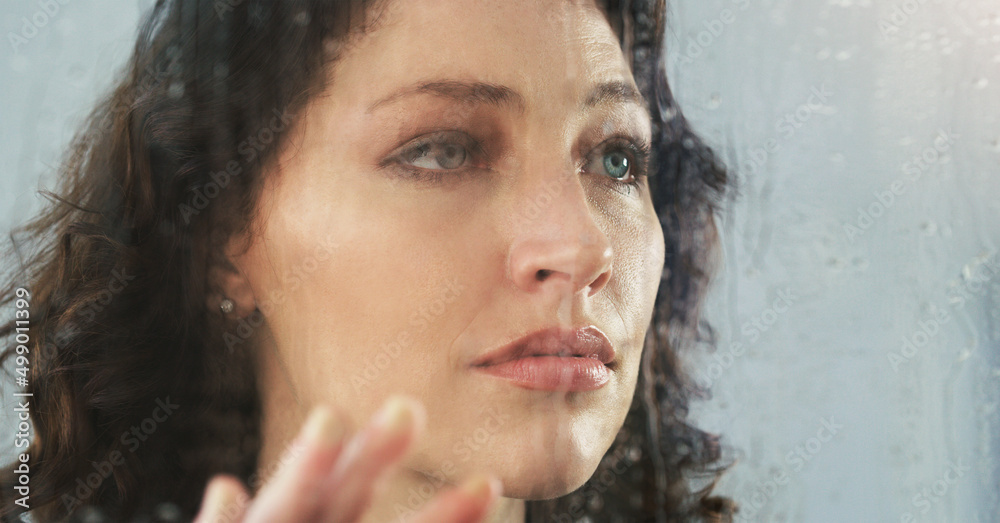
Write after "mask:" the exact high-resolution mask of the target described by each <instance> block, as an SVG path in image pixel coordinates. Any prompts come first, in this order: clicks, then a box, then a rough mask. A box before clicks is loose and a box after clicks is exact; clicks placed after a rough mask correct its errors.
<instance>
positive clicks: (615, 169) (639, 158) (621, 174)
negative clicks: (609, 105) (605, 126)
mask: <svg viewBox="0 0 1000 523" xmlns="http://www.w3.org/2000/svg"><path fill="white" fill-rule="evenodd" d="M649 151H650V148H649V144H647V143H646V142H645V141H641V140H640V141H638V142H637V141H635V140H633V139H630V138H627V137H614V138H612V139H610V140H608V141H607V142H605V143H604V144H602V145H601V146H599V147H598V148H597V149H596V150H595V153H594V154H593V155H592V156H591V157H590V159H589V160H588V161H587V164H586V165H585V166H584V170H585V171H586V172H589V173H593V174H601V175H604V176H607V177H609V178H611V179H612V180H615V181H618V182H621V183H623V184H626V185H632V186H637V185H638V184H639V181H640V179H641V178H642V177H643V176H645V175H646V174H647V163H648V162H649Z"/></svg>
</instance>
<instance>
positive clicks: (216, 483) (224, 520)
mask: <svg viewBox="0 0 1000 523" xmlns="http://www.w3.org/2000/svg"><path fill="white" fill-rule="evenodd" d="M249 501H250V496H248V495H247V492H246V489H245V488H243V483H241V482H240V480H238V479H236V478H235V477H233V476H228V475H219V476H215V477H214V478H212V481H210V482H209V483H208V487H206V488H205V497H204V498H203V499H202V501H201V509H200V510H199V511H198V516H197V517H196V518H195V520H194V521H195V523H231V522H236V521H240V520H242V519H243V511H244V510H245V509H246V506H247V503H249Z"/></svg>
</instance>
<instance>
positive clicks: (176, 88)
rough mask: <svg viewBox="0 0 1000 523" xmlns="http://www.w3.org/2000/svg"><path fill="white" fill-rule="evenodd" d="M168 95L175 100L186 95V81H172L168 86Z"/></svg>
mask: <svg viewBox="0 0 1000 523" xmlns="http://www.w3.org/2000/svg"><path fill="white" fill-rule="evenodd" d="M167 96H169V97H170V98H173V99H174V100H177V99H178V98H180V97H182V96H184V82H181V81H176V82H173V83H171V84H170V87H169V88H167Z"/></svg>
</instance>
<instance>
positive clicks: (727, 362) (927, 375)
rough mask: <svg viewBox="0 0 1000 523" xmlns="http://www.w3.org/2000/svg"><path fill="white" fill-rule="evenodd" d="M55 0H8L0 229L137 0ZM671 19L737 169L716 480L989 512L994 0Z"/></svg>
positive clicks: (110, 63) (999, 91)
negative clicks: (55, 7) (46, 14)
mask: <svg viewBox="0 0 1000 523" xmlns="http://www.w3.org/2000/svg"><path fill="white" fill-rule="evenodd" d="M61 1H62V2H63V3H64V4H65V5H60V10H59V12H58V13H56V14H55V15H53V16H52V17H51V18H50V19H49V20H47V22H46V23H45V24H44V25H42V26H40V27H38V28H37V34H35V35H34V36H33V37H31V38H28V39H26V40H27V41H26V42H22V43H19V44H13V43H12V42H11V40H10V36H9V35H10V34H11V33H14V34H22V31H23V30H24V20H23V18H22V17H27V18H29V19H30V18H31V17H33V16H34V15H35V13H36V12H38V11H39V10H40V8H39V6H38V4H37V3H36V2H32V1H23V2H14V1H12V0H3V1H0V31H2V33H3V35H4V38H3V41H2V42H0V100H2V104H0V144H2V147H0V173H2V176H0V230H2V231H7V230H9V229H10V228H11V227H12V226H13V225H15V224H17V223H20V222H21V221H23V220H24V219H25V217H27V216H29V215H30V214H31V213H32V212H35V211H37V210H38V209H39V207H40V205H41V199H40V198H39V197H38V196H37V194H36V193H37V190H38V189H39V188H51V187H52V186H53V173H54V167H55V166H56V165H57V164H58V161H59V159H60V155H61V153H62V151H63V150H64V148H65V146H66V144H67V142H68V140H69V138H70V136H71V134H72V133H73V131H74V130H75V129H76V127H77V126H78V125H79V124H80V122H81V121H82V120H83V118H84V117H85V116H86V114H87V112H88V111H89V110H90V107H91V106H92V104H93V103H94V101H95V100H96V99H97V97H98V95H99V94H100V93H102V92H104V91H105V90H106V89H108V88H109V86H110V85H111V82H112V81H113V80H114V78H115V76H116V73H117V72H118V70H119V67H120V66H121V64H123V63H124V61H125V60H126V59H127V57H128V55H129V53H130V52H131V48H132V45H133V41H134V37H135V30H136V26H137V22H138V20H139V17H140V14H141V13H142V12H144V11H145V10H146V9H147V8H148V7H149V5H151V3H152V2H151V0H145V1H143V0H140V1H128V0H122V1H116V2H110V1H106V2H85V1H83V0H61ZM672 11H673V17H672V19H671V21H670V28H669V35H668V48H669V61H668V73H669V75H670V78H671V82H672V85H673V88H674V91H675V94H676V96H677V98H678V99H679V101H680V103H681V106H682V107H683V109H684V111H685V113H686V115H687V117H688V118H689V120H691V122H692V123H693V124H694V126H695V127H696V129H697V130H698V131H699V132H701V133H702V134H703V136H705V138H706V139H707V140H708V141H709V143H710V144H712V145H713V146H714V147H716V149H717V150H718V151H719V152H720V154H721V155H722V157H723V158H724V159H725V160H726V161H727V162H728V163H729V164H730V165H731V166H732V167H733V168H734V172H735V174H736V175H737V177H738V179H739V182H740V183H739V190H738V196H737V197H735V198H733V199H732V200H731V201H730V202H728V204H727V205H726V208H725V209H724V211H723V212H722V214H721V215H720V217H719V225H720V231H721V235H722V244H723V251H724V266H723V268H722V269H721V271H720V272H719V274H718V276H717V278H716V280H715V282H714V284H713V287H712V290H711V292H710V295H709V297H708V302H707V304H706V309H705V313H706V319H707V320H708V321H709V322H711V324H712V326H713V327H714V328H715V333H716V335H717V348H716V349H715V352H712V353H709V352H707V351H706V353H705V354H702V355H689V356H686V358H687V359H688V360H689V363H690V366H691V372H692V373H694V375H695V376H697V379H698V381H699V382H701V383H703V384H706V385H711V386H712V389H713V398H712V399H711V400H708V401H704V402H698V403H696V404H695V405H694V409H695V410H694V414H695V417H696V418H697V421H698V422H699V423H700V424H701V425H702V426H703V427H705V428H707V429H709V430H712V431H714V432H718V433H720V434H722V435H723V436H724V439H723V442H724V443H725V445H726V446H727V449H728V452H729V454H730V457H732V458H734V459H735V460H736V464H735V465H734V466H733V468H732V469H731V470H730V472H729V473H728V474H727V475H726V476H725V477H724V479H723V480H722V481H721V482H720V484H719V485H718V488H717V490H718V491H719V492H721V493H723V494H727V495H730V496H733V497H735V498H736V499H737V500H738V501H740V502H742V505H743V506H744V507H745V508H744V517H743V518H742V519H745V520H754V521H756V520H759V521H810V522H811V521H818V522H823V521H829V522H844V521H852V522H853V521H859V522H869V521H872V522H874V521H892V522H895V521H955V522H975V521H980V522H987V521H989V522H995V521H1000V465H998V457H1000V456H998V449H997V447H998V444H1000V411H998V404H1000V354H998V352H1000V351H998V346H1000V303H998V302H1000V253H998V250H997V249H998V244H1000V226H998V224H997V221H998V220H997V216H998V215H1000V172H998V171H1000V125H998V124H1000V122H998V114H1000V6H998V5H997V4H996V3H995V2H991V1H988V0H976V1H964V2H963V1H956V2H947V3H945V2H940V1H933V0H906V1H902V0H901V1H896V2H890V1H886V2H879V3H875V2H873V1H871V0H828V1H819V0H809V1H804V0H800V1H792V0H769V1H765V0H677V1H676V2H675V4H674V5H673V6H672ZM29 32H30V31H29ZM15 47H16V48H15ZM816 93H820V94H821V95H822V96H820V94H816ZM938 136H943V138H941V139H938V138H937V137H938ZM921 159H922V160H921ZM894 182H895V183H896V185H895V188H896V193H893V192H892V188H893V183H894ZM887 193H888V195H887ZM890 195H891V196H890ZM865 215H867V216H868V217H870V219H869V218H868V217H866V216H865ZM875 215H877V216H875ZM848 226H853V227H855V228H856V229H851V228H850V227H848ZM8 269H9V268H8ZM945 315H946V316H945ZM935 317H938V318H941V317H946V318H947V321H943V322H940V325H939V326H938V327H939V328H937V329H935V328H934V325H933V324H932V322H933V321H935ZM907 339H909V340H914V341H916V342H918V343H919V345H920V346H919V347H917V346H916V345H914V347H913V348H912V349H907V350H906V351H905V352H904V351H903V346H904V340H907ZM3 385H4V388H3V392H2V397H0V405H2V406H3V410H2V414H0V419H2V420H4V423H3V425H2V426H3V428H4V430H2V431H0V434H10V433H11V431H10V430H9V427H10V425H9V417H10V413H11V410H12V408H13V401H12V400H13V398H12V396H11V394H10V389H11V387H10V385H9V384H8V383H6V382H5V383H3ZM8 439H9V440H10V441H7V440H8ZM12 444H13V438H12V437H11V438H6V437H5V438H4V441H0V457H2V458H4V461H7V459H8V458H9V456H10V455H11V451H12V449H11V447H12ZM908 515H909V517H908Z"/></svg>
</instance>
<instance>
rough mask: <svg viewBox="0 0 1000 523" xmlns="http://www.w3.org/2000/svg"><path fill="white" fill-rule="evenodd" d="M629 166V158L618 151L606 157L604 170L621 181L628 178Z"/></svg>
mask: <svg viewBox="0 0 1000 523" xmlns="http://www.w3.org/2000/svg"><path fill="white" fill-rule="evenodd" d="M629 165H630V164H629V160H628V156H625V155H624V154H622V153H620V152H618V151H612V152H610V153H608V154H605V155H604V170H605V171H607V173H608V174H609V175H611V177H612V178H615V179H618V180H621V179H623V178H625V177H626V176H628V172H629Z"/></svg>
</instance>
